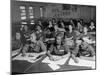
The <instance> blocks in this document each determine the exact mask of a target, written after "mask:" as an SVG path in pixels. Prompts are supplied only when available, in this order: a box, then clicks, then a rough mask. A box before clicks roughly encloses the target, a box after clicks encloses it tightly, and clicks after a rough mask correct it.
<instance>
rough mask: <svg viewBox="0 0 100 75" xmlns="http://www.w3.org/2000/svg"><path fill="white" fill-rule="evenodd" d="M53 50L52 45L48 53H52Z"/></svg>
mask: <svg viewBox="0 0 100 75" xmlns="http://www.w3.org/2000/svg"><path fill="white" fill-rule="evenodd" d="M53 48H54V46H53V45H51V46H50V48H49V51H50V53H52V52H53Z"/></svg>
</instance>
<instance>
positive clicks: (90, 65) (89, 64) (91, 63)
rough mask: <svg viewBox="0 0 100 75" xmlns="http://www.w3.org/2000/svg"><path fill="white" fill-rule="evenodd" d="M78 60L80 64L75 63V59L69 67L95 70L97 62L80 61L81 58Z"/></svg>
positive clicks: (71, 60)
mask: <svg viewBox="0 0 100 75" xmlns="http://www.w3.org/2000/svg"><path fill="white" fill-rule="evenodd" d="M78 60H79V63H75V62H74V60H73V59H70V61H69V65H75V66H84V67H91V68H92V69H95V61H89V60H85V59H80V58H78Z"/></svg>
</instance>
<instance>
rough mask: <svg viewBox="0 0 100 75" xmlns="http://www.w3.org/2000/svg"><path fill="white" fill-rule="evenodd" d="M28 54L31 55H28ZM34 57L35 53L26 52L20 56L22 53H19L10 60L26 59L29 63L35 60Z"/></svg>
mask: <svg viewBox="0 0 100 75" xmlns="http://www.w3.org/2000/svg"><path fill="white" fill-rule="evenodd" d="M29 55H31V56H30V57H29ZM35 59H36V53H33V54H32V53H27V54H26V56H24V57H23V56H22V54H19V55H18V56H16V57H15V58H13V59H12V60H24V61H28V62H30V63H34V62H36V61H37V60H35Z"/></svg>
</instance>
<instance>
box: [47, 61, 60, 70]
mask: <svg viewBox="0 0 100 75" xmlns="http://www.w3.org/2000/svg"><path fill="white" fill-rule="evenodd" d="M48 66H49V67H50V68H51V69H52V70H54V71H55V70H57V69H59V68H60V66H58V65H56V64H54V63H52V64H48Z"/></svg>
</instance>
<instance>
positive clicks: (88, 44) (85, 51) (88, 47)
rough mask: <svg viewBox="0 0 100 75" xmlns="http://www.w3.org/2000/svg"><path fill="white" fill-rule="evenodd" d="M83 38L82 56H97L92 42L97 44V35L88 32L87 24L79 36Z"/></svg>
mask: <svg viewBox="0 0 100 75" xmlns="http://www.w3.org/2000/svg"><path fill="white" fill-rule="evenodd" d="M78 39H81V40H82V42H81V45H80V47H81V50H80V56H86V57H89V56H90V57H93V56H95V49H94V47H93V45H92V44H95V37H93V36H92V35H91V34H89V32H88V28H87V26H84V28H83V33H82V34H81V35H80V36H79V37H78Z"/></svg>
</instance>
